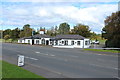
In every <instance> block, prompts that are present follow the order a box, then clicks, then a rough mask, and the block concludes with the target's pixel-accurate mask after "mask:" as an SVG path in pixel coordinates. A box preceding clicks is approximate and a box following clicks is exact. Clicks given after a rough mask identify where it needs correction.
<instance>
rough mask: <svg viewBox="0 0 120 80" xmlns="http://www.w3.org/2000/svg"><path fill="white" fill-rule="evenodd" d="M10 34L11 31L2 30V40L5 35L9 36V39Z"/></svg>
mask: <svg viewBox="0 0 120 80" xmlns="http://www.w3.org/2000/svg"><path fill="white" fill-rule="evenodd" d="M11 32H12V30H11V29H6V30H4V31H3V38H4V36H5V35H9V36H10V37H11Z"/></svg>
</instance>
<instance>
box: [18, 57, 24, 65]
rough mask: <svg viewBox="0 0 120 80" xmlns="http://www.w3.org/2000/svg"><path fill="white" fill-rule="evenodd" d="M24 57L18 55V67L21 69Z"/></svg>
mask: <svg viewBox="0 0 120 80" xmlns="http://www.w3.org/2000/svg"><path fill="white" fill-rule="evenodd" d="M24 58H25V57H24V56H23V55H18V66H19V67H22V66H24V62H25V59H24Z"/></svg>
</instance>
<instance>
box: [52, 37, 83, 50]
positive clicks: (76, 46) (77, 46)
mask: <svg viewBox="0 0 120 80" xmlns="http://www.w3.org/2000/svg"><path fill="white" fill-rule="evenodd" d="M62 41H64V42H65V41H68V45H65V44H64V43H62ZM72 41H74V45H72V44H71V42H72ZM78 41H80V45H78V44H77V42H78ZM55 46H59V47H74V48H83V40H70V39H61V40H58V45H55V41H54V47H55Z"/></svg>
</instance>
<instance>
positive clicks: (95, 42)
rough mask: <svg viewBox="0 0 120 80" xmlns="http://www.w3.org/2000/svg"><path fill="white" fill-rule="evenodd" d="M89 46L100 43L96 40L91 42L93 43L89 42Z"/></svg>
mask: <svg viewBox="0 0 120 80" xmlns="http://www.w3.org/2000/svg"><path fill="white" fill-rule="evenodd" d="M91 44H100V41H98V40H93V41H91Z"/></svg>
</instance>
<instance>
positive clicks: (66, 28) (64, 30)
mask: <svg viewBox="0 0 120 80" xmlns="http://www.w3.org/2000/svg"><path fill="white" fill-rule="evenodd" d="M69 32H70V25H69V24H68V23H61V24H60V25H59V34H68V33H69Z"/></svg>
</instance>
